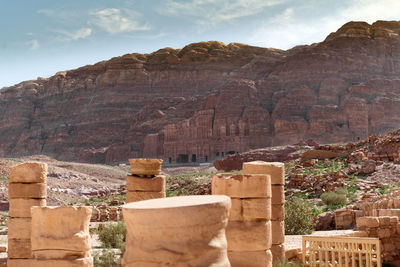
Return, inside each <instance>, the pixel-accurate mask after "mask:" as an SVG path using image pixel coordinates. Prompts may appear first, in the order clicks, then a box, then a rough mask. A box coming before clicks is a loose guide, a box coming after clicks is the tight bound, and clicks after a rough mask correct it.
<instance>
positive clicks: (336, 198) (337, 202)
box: [321, 192, 347, 206]
mask: <svg viewBox="0 0 400 267" xmlns="http://www.w3.org/2000/svg"><path fill="white" fill-rule="evenodd" d="M321 200H322V201H323V202H324V203H325V204H326V205H328V206H344V205H345V204H346V203H347V198H346V195H345V194H340V193H336V192H325V193H323V194H322V195H321Z"/></svg>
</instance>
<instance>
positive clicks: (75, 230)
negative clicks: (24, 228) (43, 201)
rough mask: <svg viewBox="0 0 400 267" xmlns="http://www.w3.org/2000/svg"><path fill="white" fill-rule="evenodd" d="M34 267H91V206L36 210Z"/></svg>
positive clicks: (33, 236) (37, 208)
mask: <svg viewBox="0 0 400 267" xmlns="http://www.w3.org/2000/svg"><path fill="white" fill-rule="evenodd" d="M31 213H32V230H31V231H32V233H31V236H32V240H31V244H32V256H33V258H34V260H33V261H32V264H31V266H32V267H53V266H57V267H71V266H74V267H91V266H93V258H92V257H91V255H90V249H91V240H90V234H89V223H90V216H91V213H92V208H91V207H32V208H31Z"/></svg>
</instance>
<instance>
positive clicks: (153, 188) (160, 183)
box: [126, 175, 166, 192]
mask: <svg viewBox="0 0 400 267" xmlns="http://www.w3.org/2000/svg"><path fill="white" fill-rule="evenodd" d="M165 183H166V177H165V176H164V175H157V176H156V177H153V178H141V177H137V176H132V175H128V176H127V177H126V190H128V191H144V192H164V191H165Z"/></svg>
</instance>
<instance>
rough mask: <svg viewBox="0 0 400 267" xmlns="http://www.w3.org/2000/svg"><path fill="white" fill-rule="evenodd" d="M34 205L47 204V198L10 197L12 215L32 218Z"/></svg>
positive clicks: (10, 212) (41, 205) (42, 205)
mask: <svg viewBox="0 0 400 267" xmlns="http://www.w3.org/2000/svg"><path fill="white" fill-rule="evenodd" d="M32 206H39V207H44V206H46V199H23V198H15V199H10V210H9V214H10V217H16V218H30V217H31V207H32Z"/></svg>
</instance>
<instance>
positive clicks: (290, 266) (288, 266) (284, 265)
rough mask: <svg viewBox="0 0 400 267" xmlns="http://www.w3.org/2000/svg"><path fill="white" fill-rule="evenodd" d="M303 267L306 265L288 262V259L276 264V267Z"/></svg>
mask: <svg viewBox="0 0 400 267" xmlns="http://www.w3.org/2000/svg"><path fill="white" fill-rule="evenodd" d="M303 266H304V264H303V263H301V262H294V261H288V260H287V259H282V260H279V261H276V262H275V263H274V267H303Z"/></svg>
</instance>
